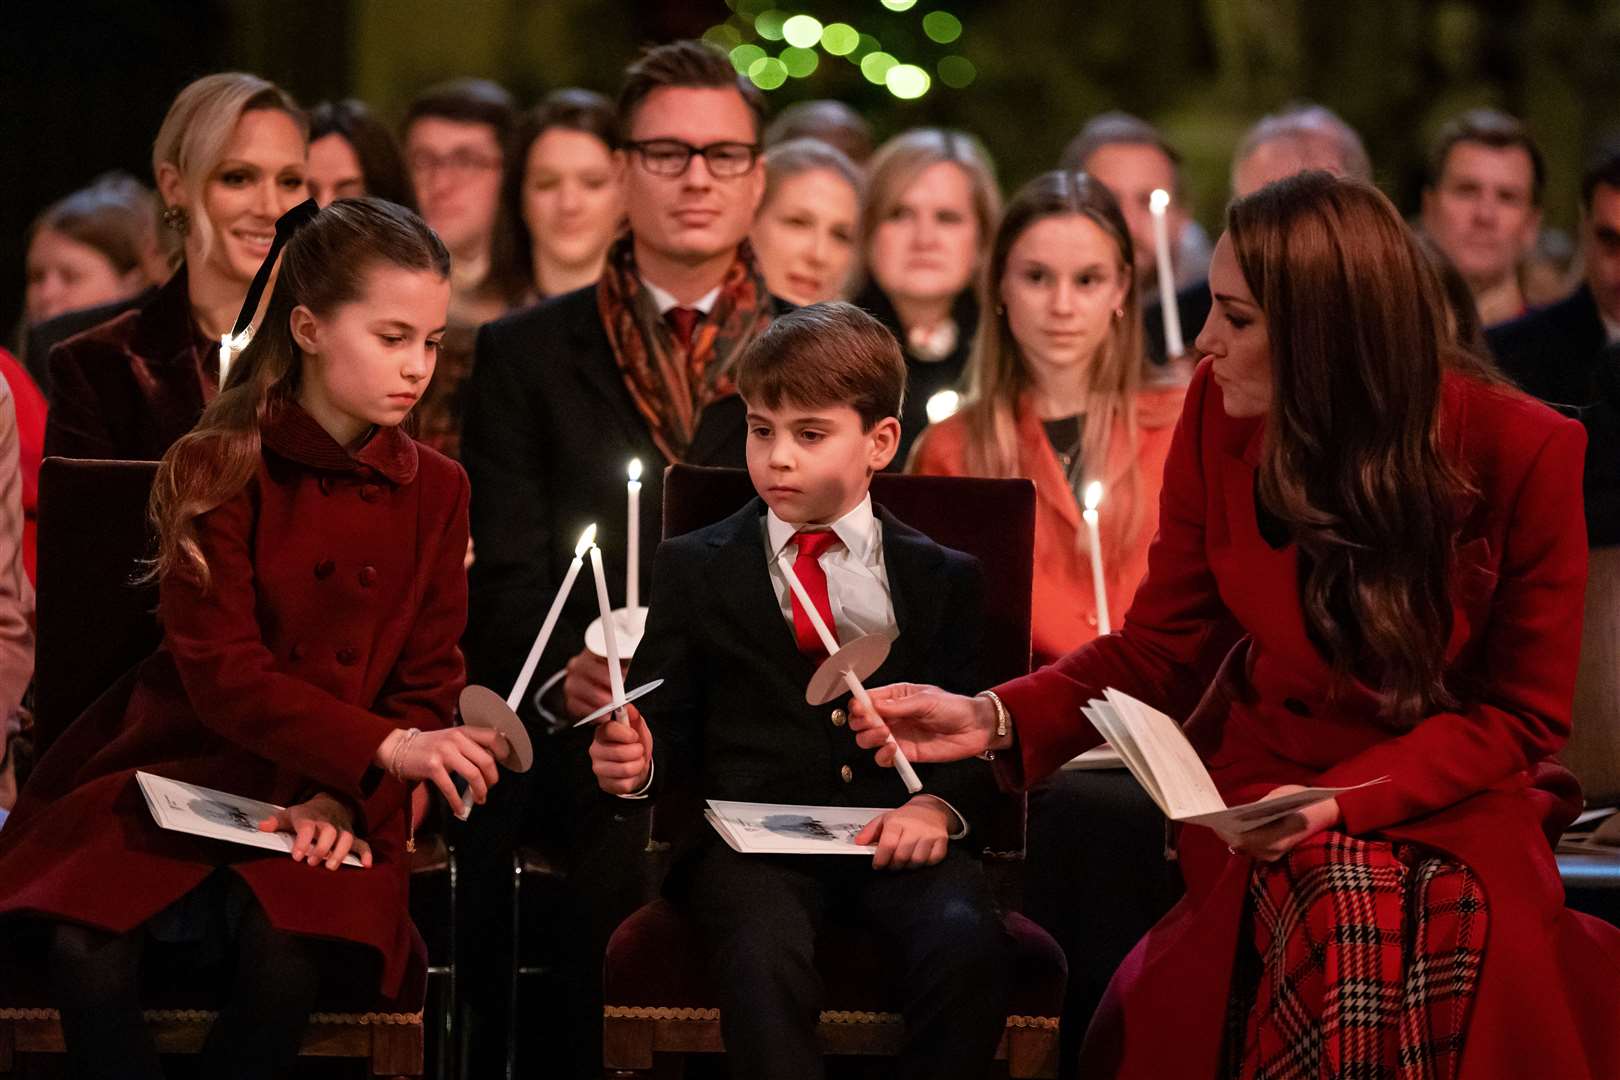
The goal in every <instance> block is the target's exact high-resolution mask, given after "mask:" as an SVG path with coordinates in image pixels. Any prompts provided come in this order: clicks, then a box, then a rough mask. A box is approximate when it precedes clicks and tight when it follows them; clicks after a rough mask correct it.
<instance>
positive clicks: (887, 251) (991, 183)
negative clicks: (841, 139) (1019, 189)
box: [856, 128, 1001, 461]
mask: <svg viewBox="0 0 1620 1080" xmlns="http://www.w3.org/2000/svg"><path fill="white" fill-rule="evenodd" d="M1000 213H1001V193H1000V191H999V189H998V188H997V187H996V177H995V171H994V169H993V167H992V166H991V164H990V157H989V155H988V154H986V153H985V150H984V147H983V146H982V145H980V143H979V141H978V140H977V139H975V138H974V137H973V136H971V135H968V134H965V133H963V132H960V131H950V130H946V129H943V128H918V129H916V130H913V131H908V132H906V133H904V134H902V135H898V136H896V137H895V138H893V139H890V140H889V141H888V142H886V143H884V144H883V146H881V147H880V148H879V149H878V152H877V154H876V155H874V156H873V158H872V161H871V164H870V165H869V166H868V169H867V189H866V202H865V205H864V206H862V208H861V253H862V256H863V257H864V258H865V260H866V267H867V272H868V274H869V275H870V278H871V280H870V282H869V284H868V285H867V288H866V289H865V291H863V292H862V293H861V295H860V296H859V297H858V298H857V299H856V303H858V304H859V305H860V306H861V307H864V308H865V309H866V310H867V311H870V312H871V313H872V314H873V315H875V316H876V317H877V318H878V319H880V320H881V321H882V322H884V323H885V324H886V325H887V326H888V327H889V329H890V330H892V331H893V332H894V335H895V336H896V337H897V338H899V339H900V344H901V345H902V346H903V347H904V349H905V354H906V374H907V379H906V401H905V406H904V408H903V409H902V411H901V414H900V454H899V456H897V457H896V459H895V460H896V461H904V460H905V455H906V454H907V453H908V452H909V449H910V446H911V443H912V441H913V440H914V439H915V438H916V437H917V436H918V435H919V434H920V433H921V432H922V429H923V428H924V427H926V426H927V424H928V411H927V408H928V402H929V401H930V400H931V399H932V398H934V396H935V395H937V394H939V393H940V392H941V391H945V390H955V389H957V388H958V384H959V383H960V381H961V378H962V373H963V371H964V370H965V369H966V367H967V358H968V352H969V350H970V348H971V345H972V342H973V335H974V331H975V329H976V328H977V326H978V322H979V305H978V301H977V299H976V297H975V296H974V292H973V280H974V277H975V275H976V274H977V273H978V270H979V267H980V265H981V264H982V263H983V261H984V255H985V249H986V248H987V247H988V245H989V243H990V236H991V234H992V233H993V232H994V231H995V228H996V219H997V218H998V217H999V216H1000Z"/></svg>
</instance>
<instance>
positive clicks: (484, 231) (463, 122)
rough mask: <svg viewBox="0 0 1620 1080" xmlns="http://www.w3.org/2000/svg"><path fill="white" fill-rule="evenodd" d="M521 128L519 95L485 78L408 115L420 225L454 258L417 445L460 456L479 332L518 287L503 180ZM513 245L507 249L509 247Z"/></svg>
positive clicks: (432, 98)
mask: <svg viewBox="0 0 1620 1080" xmlns="http://www.w3.org/2000/svg"><path fill="white" fill-rule="evenodd" d="M516 122H517V115H516V111H515V109H514V107H513V103H512V95H511V94H508V93H507V92H506V91H505V90H503V89H502V88H501V87H499V86H497V85H495V84H494V83H492V82H490V81H488V80H487V79H455V80H452V81H451V82H447V83H442V84H440V85H438V86H435V87H433V88H432V89H430V90H428V91H427V92H425V93H424V94H422V95H421V96H420V97H418V98H417V99H416V100H415V101H413V102H411V106H410V108H409V109H408V110H407V111H406V114H405V127H404V143H405V164H406V167H407V168H408V169H409V170H410V176H411V183H412V186H413V188H414V190H415V191H416V198H417V202H418V203H419V204H420V206H421V209H422V217H423V219H424V220H425V221H427V223H428V225H429V226H431V227H432V229H433V231H434V232H436V233H438V234H439V239H441V240H443V241H444V246H445V247H447V248H449V249H450V325H449V327H448V328H447V329H446V331H445V334H444V339H443V340H442V341H441V342H440V344H439V361H438V365H437V367H435V369H434V372H433V381H432V382H431V383H429V384H428V388H427V392H426V393H424V394H423V395H422V400H421V401H420V402H418V403H417V406H416V410H415V413H414V414H413V415H414V417H415V420H416V437H417V438H419V439H421V440H422V441H423V442H425V443H427V444H428V445H429V446H431V447H433V448H434V449H435V450H437V451H439V452H440V453H443V454H449V455H450V456H451V457H459V456H460V453H461V418H462V414H463V412H464V411H465V407H466V406H465V388H466V382H467V377H468V376H469V375H470V374H471V373H472V364H473V345H474V340H475V338H476V336H477V333H478V328H479V327H480V326H481V325H483V324H484V323H486V322H488V321H490V320H491V319H494V318H498V317H500V316H501V315H503V314H505V313H506V312H508V311H510V310H511V309H512V308H513V307H514V306H515V305H516V304H517V303H518V301H519V300H520V298H521V296H520V294H521V291H522V290H521V288H520V287H518V286H516V285H514V283H513V282H512V280H511V275H510V274H509V273H507V272H505V269H506V268H507V267H510V266H511V264H512V258H511V256H510V253H509V252H502V251H497V250H495V249H496V247H497V246H498V245H497V242H496V241H497V237H499V236H500V232H499V230H498V228H497V224H496V223H497V221H498V220H499V217H500V203H501V176H502V170H503V169H504V168H505V165H506V162H507V151H508V148H509V146H510V144H511V140H512V129H513V126H514V125H515V124H516ZM505 242H509V241H505Z"/></svg>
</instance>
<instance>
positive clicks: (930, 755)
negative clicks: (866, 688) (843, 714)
mask: <svg viewBox="0 0 1620 1080" xmlns="http://www.w3.org/2000/svg"><path fill="white" fill-rule="evenodd" d="M871 697H872V704H873V705H874V706H875V707H876V708H877V712H878V715H876V716H873V715H872V714H871V713H870V712H868V711H867V710H866V708H865V707H864V706H863V705H862V704H861V702H860V699H859V698H856V699H855V700H854V701H852V702H851V703H850V706H849V729H850V730H851V731H853V732H855V742H856V744H857V745H860V746H864V747H866V748H867V749H868V750H871V749H876V750H877V754H876V757H877V763H878V764H879V765H884V766H892V765H893V764H894V747H892V746H887V745H885V743H886V742H887V740H888V738H889V733H890V732H893V733H894V737H895V739H896V740H897V741H898V742H899V743H900V747H901V749H903V750H904V751H905V752H906V757H907V759H908V760H910V761H962V760H964V759H966V758H970V757H973V756H974V755H975V754H982V753H984V752H985V751H986V750H989V749H991V746H990V743H991V740H992V739H994V738H995V730H996V708H995V706H994V705H992V704H990V702H989V701H988V700H987V699H985V698H979V697H963V696H962V695H960V694H951V693H947V692H946V691H944V690H941V689H940V688H939V687H937V686H926V685H922V684H918V683H893V684H891V685H889V686H879V687H877V688H876V689H874V690H872V691H871Z"/></svg>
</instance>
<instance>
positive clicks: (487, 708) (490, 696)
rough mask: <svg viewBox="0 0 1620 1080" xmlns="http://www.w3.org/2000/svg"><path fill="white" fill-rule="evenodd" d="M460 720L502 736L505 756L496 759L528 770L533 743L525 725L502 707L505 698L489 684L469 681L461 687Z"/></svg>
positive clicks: (520, 770)
mask: <svg viewBox="0 0 1620 1080" xmlns="http://www.w3.org/2000/svg"><path fill="white" fill-rule="evenodd" d="M461 722H462V723H464V724H466V725H467V726H468V727H475V728H487V729H488V730H490V731H498V732H500V733H501V734H502V735H504V736H506V756H505V757H503V758H499V759H497V760H499V761H500V763H501V764H502V765H504V766H506V767H507V768H508V769H511V770H512V771H513V772H520V773H521V772H528V771H529V768H530V766H532V765H533V764H534V744H533V743H531V742H530V741H529V730H528V728H525V727H524V726H523V721H522V720H519V719H518V715H517V713H515V712H513V711H512V710H511V709H509V708H507V707H506V699H505V698H503V697H501V695H499V694H497V693H496V692H495V691H493V690H491V689H490V688H489V687H487V686H470V685H469V686H467V687H465V688H463V689H462V691H461Z"/></svg>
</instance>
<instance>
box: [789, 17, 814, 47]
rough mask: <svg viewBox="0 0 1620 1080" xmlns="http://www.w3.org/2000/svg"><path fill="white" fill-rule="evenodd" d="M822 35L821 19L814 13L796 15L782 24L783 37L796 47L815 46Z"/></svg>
mask: <svg viewBox="0 0 1620 1080" xmlns="http://www.w3.org/2000/svg"><path fill="white" fill-rule="evenodd" d="M821 35H822V29H821V20H820V19H817V18H816V17H815V16H813V15H795V16H793V18H791V19H789V20H788V21H787V22H785V23H783V24H782V39H783V40H784V41H786V42H787V43H788V44H789V45H792V46H793V47H794V48H795V49H813V48H815V47H816V43H817V42H819V41H820V40H821Z"/></svg>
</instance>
